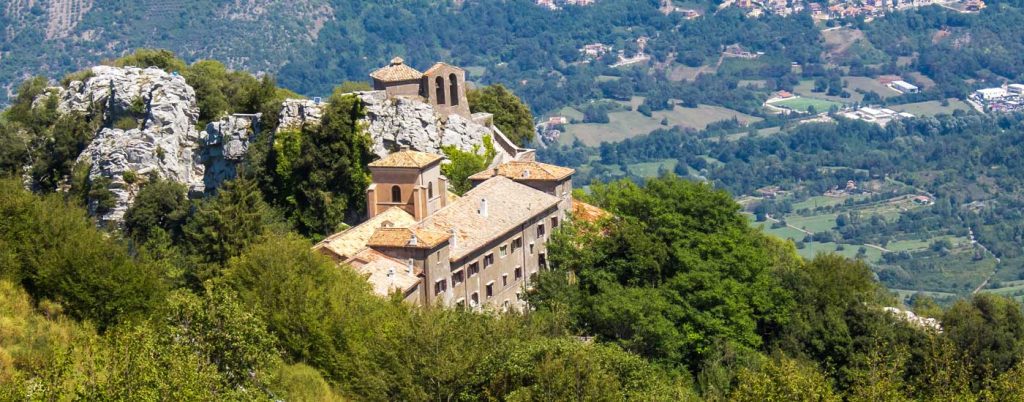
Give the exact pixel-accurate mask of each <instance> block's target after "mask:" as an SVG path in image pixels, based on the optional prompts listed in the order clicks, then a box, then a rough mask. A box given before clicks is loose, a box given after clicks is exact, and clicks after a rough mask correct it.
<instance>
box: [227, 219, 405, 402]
mask: <svg viewBox="0 0 1024 402" xmlns="http://www.w3.org/2000/svg"><path fill="white" fill-rule="evenodd" d="M309 247H310V244H309V243H308V241H306V240H303V239H301V238H298V237H297V236H268V237H266V238H264V239H262V241H260V242H258V243H255V244H253V245H252V246H251V247H250V248H248V249H247V250H246V251H245V252H244V253H243V254H242V255H240V256H239V257H237V258H234V259H232V260H231V262H230V264H229V267H228V271H227V273H226V274H225V281H226V283H227V284H228V285H230V286H231V287H232V288H233V289H235V290H236V291H238V293H239V301H240V302H241V303H242V304H243V305H245V306H250V307H251V308H252V309H253V311H254V312H256V314H257V315H258V316H259V317H260V318H261V319H262V320H263V321H264V322H266V323H267V327H268V328H269V329H270V331H271V332H272V333H273V334H274V335H276V337H277V339H278V342H279V343H278V345H279V346H280V348H281V349H282V350H283V351H284V352H285V353H286V355H287V356H288V357H289V359H291V360H292V361H296V362H303V363H306V364H309V365H311V366H313V367H316V368H318V369H320V370H321V371H322V372H324V373H325V376H326V377H327V378H328V379H330V380H331V381H333V382H335V383H340V384H341V385H343V386H344V387H345V388H346V389H348V390H349V391H350V392H353V393H355V394H357V395H363V396H364V397H366V398H367V399H378V398H380V397H383V396H385V395H386V391H385V390H386V389H387V388H388V387H389V386H390V385H389V380H390V379H389V378H388V376H386V375H384V374H385V371H384V370H382V369H380V368H379V367H377V366H376V364H375V363H374V361H373V356H374V354H373V353H372V350H371V348H370V345H372V344H378V345H379V348H380V349H378V350H379V351H380V352H381V353H386V354H387V356H392V354H394V353H398V352H400V351H401V350H402V349H401V347H400V345H397V344H394V343H391V342H388V339H389V338H390V337H389V336H388V335H389V334H391V333H392V331H393V330H394V325H397V324H396V320H398V318H397V317H395V316H393V315H394V314H395V313H396V312H397V311H396V309H395V307H394V306H390V305H388V304H386V303H385V302H384V301H383V300H380V299H378V298H377V297H376V296H374V295H373V294H371V293H370V292H369V287H368V285H367V283H366V280H365V279H363V278H362V277H361V276H359V275H358V274H356V272H355V271H354V270H351V269H339V268H338V267H337V266H336V265H335V264H334V263H333V262H331V261H330V260H328V259H327V258H326V257H324V256H321V255H316V254H313V253H312V252H311V251H310V250H309ZM389 349H390V350H389ZM385 351H386V352H385ZM394 357H395V358H398V355H394Z"/></svg>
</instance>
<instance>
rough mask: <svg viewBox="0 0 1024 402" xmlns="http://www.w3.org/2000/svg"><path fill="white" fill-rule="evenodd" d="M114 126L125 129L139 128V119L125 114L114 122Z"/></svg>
mask: <svg viewBox="0 0 1024 402" xmlns="http://www.w3.org/2000/svg"><path fill="white" fill-rule="evenodd" d="M114 128H116V129H118V130H125V131H127V130H132V129H136V128H139V121H138V120H135V118H134V117H128V116H125V117H122V118H120V119H117V121H115V122H114Z"/></svg>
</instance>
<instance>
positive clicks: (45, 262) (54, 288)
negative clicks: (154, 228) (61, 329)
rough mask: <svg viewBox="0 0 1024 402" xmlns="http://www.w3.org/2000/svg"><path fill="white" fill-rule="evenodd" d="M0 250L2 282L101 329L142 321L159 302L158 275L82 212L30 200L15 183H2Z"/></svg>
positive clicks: (55, 201) (48, 200)
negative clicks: (133, 319) (9, 282)
mask: <svg viewBox="0 0 1024 402" xmlns="http://www.w3.org/2000/svg"><path fill="white" fill-rule="evenodd" d="M0 243H2V244H3V245H4V246H5V247H4V248H5V250H6V257H5V260H6V262H7V263H9V264H7V265H5V266H3V267H0V276H2V277H5V278H10V279H12V280H16V281H18V282H20V283H22V284H23V285H25V287H26V288H27V289H28V290H29V291H30V293H31V294H32V295H33V296H34V297H36V298H40V299H41V298H49V299H51V300H54V301H56V302H59V303H61V304H63V305H64V308H65V311H67V312H68V313H69V314H70V315H71V316H72V317H75V318H78V319H89V320H93V321H94V322H95V323H96V324H97V325H98V326H100V327H101V328H104V327H107V326H109V325H111V324H114V323H115V322H118V321H122V320H124V319H126V318H128V317H133V316H134V317H137V316H144V315H146V314H147V313H148V312H149V311H152V309H153V307H154V306H155V305H156V304H157V303H158V301H159V300H160V299H161V298H162V295H163V291H164V288H163V285H162V282H161V278H160V277H161V273H160V272H158V271H157V270H156V269H155V267H153V266H150V265H147V264H139V263H137V262H136V261H134V260H133V259H132V258H130V257H129V255H128V252H127V250H126V248H125V247H124V246H123V245H122V244H120V243H119V242H118V241H117V240H116V239H114V238H111V237H110V236H109V234H108V233H105V232H102V231H100V230H98V229H96V227H95V226H94V224H93V223H92V222H91V221H90V220H89V219H87V218H86V216H85V211H83V210H82V209H81V208H79V207H75V206H71V205H68V204H67V202H65V201H64V200H63V199H61V198H60V197H58V196H57V195H50V196H46V197H39V196H36V195H32V194H29V193H28V192H26V191H25V190H24V189H23V188H22V187H21V183H20V182H18V181H16V180H3V181H0Z"/></svg>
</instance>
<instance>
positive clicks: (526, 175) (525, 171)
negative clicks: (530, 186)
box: [523, 169, 530, 179]
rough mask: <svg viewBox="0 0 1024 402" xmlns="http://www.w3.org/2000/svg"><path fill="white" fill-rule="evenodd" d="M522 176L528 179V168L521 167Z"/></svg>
mask: <svg viewBox="0 0 1024 402" xmlns="http://www.w3.org/2000/svg"><path fill="white" fill-rule="evenodd" d="M523 178H524V179H529V178H530V169H523Z"/></svg>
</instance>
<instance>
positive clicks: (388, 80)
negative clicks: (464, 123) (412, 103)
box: [370, 57, 470, 118]
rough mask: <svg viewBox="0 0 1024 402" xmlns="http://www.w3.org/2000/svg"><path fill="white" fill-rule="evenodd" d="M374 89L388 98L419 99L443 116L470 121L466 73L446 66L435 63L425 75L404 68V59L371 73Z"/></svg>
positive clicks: (392, 61) (394, 60)
mask: <svg viewBox="0 0 1024 402" xmlns="http://www.w3.org/2000/svg"><path fill="white" fill-rule="evenodd" d="M370 78H373V89H374V90H377V91H385V92H387V94H388V96H391V97H396V96H418V97H420V98H422V99H423V100H424V101H426V102H427V103H429V104H430V105H432V106H434V109H436V110H437V111H439V112H441V113H444V114H458V115H460V116H462V117H465V118H469V117H470V114H469V101H468V100H466V71H465V70H463V69H461V68H458V67H455V66H452V65H449V64H445V63H436V64H434V66H433V67H430V68H429V69H428V70H427V71H426V72H422V73H421V72H419V71H416V69H415V68H412V67H409V66H407V65H405V61H404V60H402V58H401V57H395V58H394V59H391V64H390V65H388V66H385V67H381V68H379V69H377V70H376V71H374V72H372V73H370Z"/></svg>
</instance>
